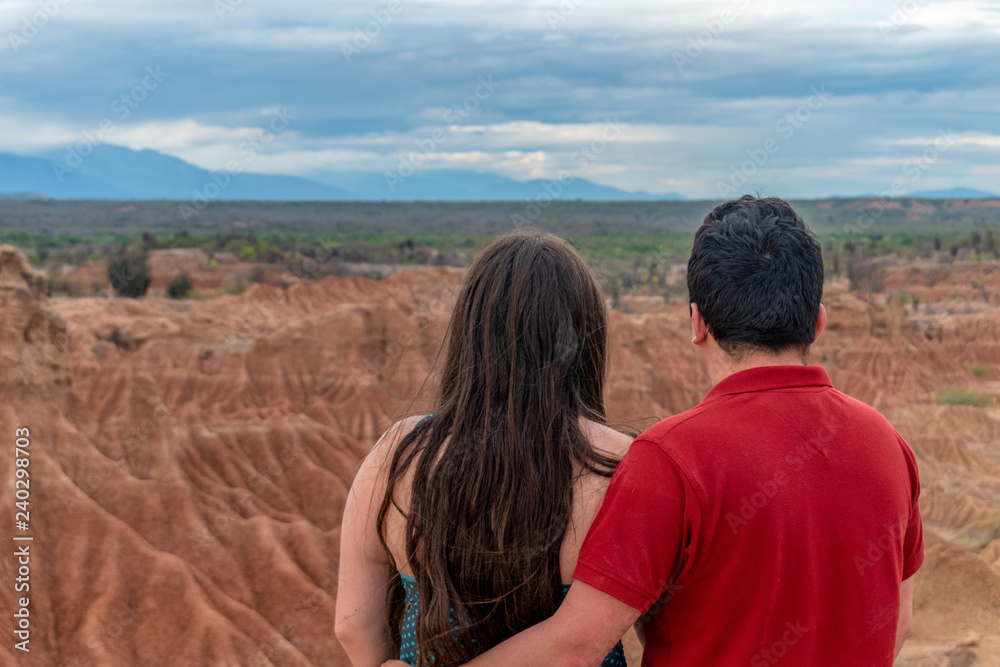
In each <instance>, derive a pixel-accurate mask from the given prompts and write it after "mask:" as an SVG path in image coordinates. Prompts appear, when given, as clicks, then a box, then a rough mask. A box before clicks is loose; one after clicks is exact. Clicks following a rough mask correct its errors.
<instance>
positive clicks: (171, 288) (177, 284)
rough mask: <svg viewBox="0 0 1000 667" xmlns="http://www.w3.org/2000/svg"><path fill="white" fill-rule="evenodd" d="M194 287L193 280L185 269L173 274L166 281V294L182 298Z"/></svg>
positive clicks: (172, 297) (173, 297)
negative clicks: (167, 281)
mask: <svg viewBox="0 0 1000 667" xmlns="http://www.w3.org/2000/svg"><path fill="white" fill-rule="evenodd" d="M193 289H194V281H193V280H191V275H190V274H189V273H188V272H187V271H183V272H181V273H178V274H177V275H176V276H174V277H173V278H172V279H171V280H170V282H169V283H167V296H169V297H170V298H171V299H183V298H185V297H186V296H188V295H189V294H190V293H191V290H193Z"/></svg>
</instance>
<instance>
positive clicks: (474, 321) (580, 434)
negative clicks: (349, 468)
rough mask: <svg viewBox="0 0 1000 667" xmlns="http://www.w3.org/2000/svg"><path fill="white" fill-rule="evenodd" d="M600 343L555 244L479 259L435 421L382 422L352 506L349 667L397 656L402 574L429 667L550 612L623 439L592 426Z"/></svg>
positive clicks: (345, 581)
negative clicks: (386, 426)
mask: <svg viewBox="0 0 1000 667" xmlns="http://www.w3.org/2000/svg"><path fill="white" fill-rule="evenodd" d="M607 334H608V319H607V307H606V304H605V299H604V295H603V293H602V291H601V287H600V285H599V283H598V281H597V279H596V277H595V275H594V273H593V271H592V270H591V269H590V267H589V266H588V265H587V263H586V262H585V261H584V260H583V258H581V257H580V255H579V253H577V252H576V251H575V250H573V248H572V247H571V246H569V245H568V244H567V243H566V242H564V241H562V240H561V239H559V238H557V237H554V236H552V235H550V234H542V233H540V232H537V231H530V230H527V231H525V230H521V231H517V232H513V233H511V234H508V235H506V236H504V237H502V238H500V239H498V240H497V241H494V242H493V243H491V244H490V245H488V246H487V247H486V248H484V249H483V251H482V252H481V253H480V254H479V255H478V256H477V258H476V260H475V261H474V262H473V265H472V266H471V267H470V269H469V271H468V273H467V274H466V277H465V280H464V281H463V286H462V289H461V291H460V292H459V294H458V297H457V299H456V303H455V307H454V309H453V311H452V316H451V320H450V322H449V326H448V332H447V336H446V341H445V350H446V353H445V355H444V362H443V364H442V367H441V372H440V375H439V376H438V377H437V378H436V384H437V385H438V390H437V394H438V395H437V397H436V400H435V401H434V413H433V414H432V415H430V416H428V417H425V418H416V419H410V420H406V421H404V422H400V423H399V424H396V425H395V426H394V427H393V428H391V429H390V430H389V431H388V432H387V433H386V436H385V437H384V438H383V440H382V441H381V442H380V443H379V445H377V446H376V448H375V450H373V454H372V455H371V456H369V457H368V459H367V460H366V462H365V464H364V465H363V466H362V468H361V470H360V471H359V473H358V477H357V479H356V480H355V483H354V485H353V486H352V490H351V494H350V496H349V497H348V502H347V506H346V508H345V511H344V527H343V533H342V538H341V540H342V541H341V567H340V572H341V574H340V576H341V579H340V590H339V592H338V603H337V606H338V626H337V627H338V634H337V636H338V637H340V638H341V641H342V642H344V644H345V648H347V649H348V653H349V654H351V659H352V661H354V663H355V665H361V664H375V665H378V664H381V663H379V662H377V657H378V656H380V655H385V654H386V653H388V652H391V651H393V650H397V649H398V644H399V630H400V627H401V623H402V618H403V617H404V615H405V614H406V613H413V605H410V606H409V609H408V608H407V605H406V601H405V599H404V591H403V585H402V583H401V581H400V575H401V574H402V575H406V576H409V577H412V582H409V581H408V584H412V586H408V588H411V589H412V591H413V593H414V594H415V595H416V596H418V597H419V613H417V614H416V616H415V618H411V619H410V622H411V623H412V625H413V626H414V627H413V631H414V633H415V635H416V639H415V640H414V643H415V644H416V645H417V646H418V647H419V649H420V653H421V654H422V655H424V656H432V657H433V658H434V659H435V660H436V661H437V663H438V664H443V665H446V664H461V663H464V662H468V660H469V659H470V658H472V657H473V656H474V655H475V654H477V653H478V652H480V651H481V650H483V649H484V648H487V647H489V646H492V645H494V644H498V643H500V642H502V641H503V640H504V639H506V638H507V637H509V636H511V635H512V634H514V633H516V632H517V631H518V630H520V629H522V628H526V627H529V626H531V625H533V624H535V623H537V622H540V621H541V620H544V619H545V618H547V617H548V616H550V615H551V614H553V613H554V612H555V609H556V606H557V605H558V604H559V602H560V601H561V598H560V596H559V594H560V593H561V589H562V587H563V585H564V584H566V583H569V582H570V581H571V580H572V575H573V569H574V567H575V564H576V559H577V554H578V552H579V549H580V545H581V543H582V541H583V539H584V537H585V536H586V534H587V531H588V529H589V528H590V524H591V523H592V522H593V520H594V517H595V515H596V513H597V510H598V508H599V506H600V504H601V500H602V499H603V497H604V493H605V491H606V490H607V487H608V483H609V480H610V477H611V474H612V472H613V470H614V468H615V466H616V465H617V462H618V461H619V460H620V459H621V456H622V454H624V452H625V449H626V448H627V446H628V442H629V441H628V438H627V437H626V436H623V435H620V434H618V433H616V432H615V431H613V430H612V429H610V428H607V427H606V426H602V425H601V424H602V423H604V421H605V419H606V416H605V407H604V383H605V378H606V372H607V354H608V345H607ZM387 581H390V586H389V590H388V591H385V588H384V587H385V584H386V582H387ZM379 587H381V588H382V592H384V593H386V595H385V596H384V600H383V601H382V602H381V603H379V602H377V601H375V600H373V599H372V596H376V597H382V596H381V595H379V594H378V592H377V589H378V588H379ZM411 598H412V596H411ZM341 609H343V610H344V611H343V613H342V612H341ZM380 617H384V619H385V620H382V621H381V624H380V625H373V624H375V623H378V622H379V618H380ZM369 628H374V629H369ZM377 630H382V631H384V633H385V634H384V635H383V636H388V637H389V643H390V644H394V645H395V648H392V646H383V645H381V644H379V640H378V638H377V636H376V634H375V632H376V631H377ZM355 656H360V657H359V658H356V657H355ZM373 656H374V657H373Z"/></svg>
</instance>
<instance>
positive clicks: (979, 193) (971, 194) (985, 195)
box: [907, 188, 997, 199]
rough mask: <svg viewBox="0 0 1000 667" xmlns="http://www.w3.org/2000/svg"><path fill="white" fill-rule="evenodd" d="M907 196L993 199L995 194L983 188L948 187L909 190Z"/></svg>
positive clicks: (917, 197)
mask: <svg viewBox="0 0 1000 667" xmlns="http://www.w3.org/2000/svg"><path fill="white" fill-rule="evenodd" d="M907 196H908V197H913V198H914V199H993V198H996V197H997V195H996V194H995V193H993V192H986V191H984V190H974V189H972V188H949V189H948V190H921V191H920V192H911V193H910V194H909V195H907Z"/></svg>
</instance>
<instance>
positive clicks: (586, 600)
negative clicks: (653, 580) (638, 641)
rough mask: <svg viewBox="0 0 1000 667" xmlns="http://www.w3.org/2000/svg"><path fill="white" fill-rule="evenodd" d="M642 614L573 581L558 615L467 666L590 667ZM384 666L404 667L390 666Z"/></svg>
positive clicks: (401, 666) (402, 665)
mask: <svg viewBox="0 0 1000 667" xmlns="http://www.w3.org/2000/svg"><path fill="white" fill-rule="evenodd" d="M641 613H642V612H640V611H639V610H638V609H634V608H632V607H630V606H628V605H627V604H625V603H624V602H619V601H618V600H616V599H615V598H613V597H611V596H610V595H608V594H606V593H602V592H601V591H599V590H597V589H596V588H594V587H593V586H588V585H587V584H585V583H583V582H582V581H578V580H574V581H573V585H572V586H571V587H570V589H569V593H567V594H566V599H565V600H563V602H562V604H560V605H559V608H558V609H557V610H556V613H555V614H554V615H552V616H551V617H549V618H548V619H546V620H544V621H542V622H541V623H539V624H538V625H533V626H532V627H530V628H528V629H527V630H524V631H523V632H520V633H518V634H516V635H514V636H513V637H511V638H510V639H508V640H506V641H504V642H502V643H500V644H498V645H497V646H494V647H493V648H492V649H490V650H489V651H487V652H486V653H483V654H482V655H479V656H476V658H475V659H474V660H473V661H472V662H469V663H467V665H468V667H509V666H510V665H517V666H518V667H594V665H599V664H601V661H603V660H604V658H606V657H607V655H608V653H610V652H611V649H613V648H614V646H615V644H617V643H618V642H619V641H620V640H621V638H622V637H623V636H625V633H626V632H628V629H629V626H631V625H632V624H633V623H635V621H636V620H637V619H638V618H639V616H640V614H641ZM384 667H406V663H404V662H399V661H395V660H394V661H391V662H387V663H385V665H384Z"/></svg>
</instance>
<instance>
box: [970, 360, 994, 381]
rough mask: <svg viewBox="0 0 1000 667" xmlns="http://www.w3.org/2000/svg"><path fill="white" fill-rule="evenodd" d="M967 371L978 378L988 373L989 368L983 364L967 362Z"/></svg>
mask: <svg viewBox="0 0 1000 667" xmlns="http://www.w3.org/2000/svg"><path fill="white" fill-rule="evenodd" d="M967 368H968V369H969V372H970V373H972V374H973V375H974V376H975V377H977V378H979V379H980V380H981V379H983V378H984V377H986V376H987V375H989V374H990V369H989V367H988V366H983V365H982V364H969V365H968V367H967Z"/></svg>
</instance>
